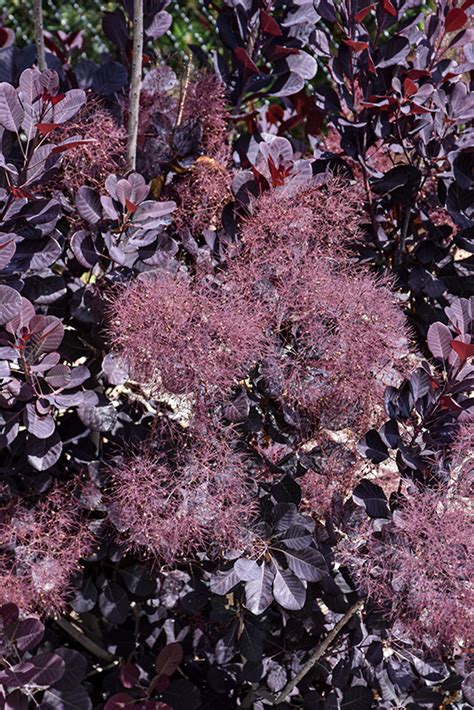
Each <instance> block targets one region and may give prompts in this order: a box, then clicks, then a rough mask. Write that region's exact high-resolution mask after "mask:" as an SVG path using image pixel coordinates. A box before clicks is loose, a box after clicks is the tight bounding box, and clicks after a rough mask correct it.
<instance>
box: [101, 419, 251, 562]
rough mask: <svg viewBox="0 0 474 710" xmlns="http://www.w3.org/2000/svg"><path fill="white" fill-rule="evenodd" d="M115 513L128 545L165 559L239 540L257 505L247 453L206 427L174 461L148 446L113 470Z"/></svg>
mask: <svg viewBox="0 0 474 710" xmlns="http://www.w3.org/2000/svg"><path fill="white" fill-rule="evenodd" d="M110 500H111V517H112V521H113V523H114V525H115V526H116V528H117V529H118V530H120V531H121V539H122V540H123V542H124V543H125V544H126V546H128V547H129V548H130V549H134V550H138V551H141V552H147V553H148V554H150V553H151V554H152V555H154V556H157V557H158V558H160V559H162V560H164V561H166V562H174V561H176V559H177V558H180V557H182V556H187V555H189V554H190V553H191V552H194V553H195V552H196V551H199V550H206V551H207V553H208V554H210V555H211V556H213V554H217V553H219V552H222V551H223V550H228V549H229V548H232V547H233V546H234V545H235V544H238V543H239V540H240V539H241V532H242V531H243V529H244V526H245V524H246V522H248V521H249V520H250V518H251V515H252V512H253V510H254V504H253V501H252V496H251V491H250V488H249V483H248V478H247V469H246V464H245V459H244V458H242V456H240V455H239V454H237V453H236V452H235V451H234V450H233V449H232V446H231V445H230V443H229V441H228V440H227V438H226V437H225V436H222V435H216V433H215V432H212V431H208V432H207V436H206V435H205V434H201V436H200V439H199V442H198V443H197V445H194V446H193V445H191V447H189V449H186V450H185V451H184V452H183V453H182V454H181V455H180V456H179V457H178V460H177V461H175V462H174V463H173V464H170V463H169V462H168V461H166V460H165V459H164V457H163V458H160V457H159V456H153V455H151V454H150V453H148V452H146V451H145V452H140V453H138V454H136V455H134V456H132V457H129V458H126V459H125V460H124V461H123V462H121V463H120V464H119V465H118V466H117V467H116V468H115V469H114V472H113V474H112V481H111V494H110Z"/></svg>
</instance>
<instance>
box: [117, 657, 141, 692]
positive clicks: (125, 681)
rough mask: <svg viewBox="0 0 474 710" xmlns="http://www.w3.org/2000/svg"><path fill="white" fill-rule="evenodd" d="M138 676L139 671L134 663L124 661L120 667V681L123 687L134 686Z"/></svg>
mask: <svg viewBox="0 0 474 710" xmlns="http://www.w3.org/2000/svg"><path fill="white" fill-rule="evenodd" d="M139 676H140V671H139V669H138V667H137V666H136V665H135V664H134V663H125V664H124V665H123V666H121V668H120V682H121V683H122V685H123V687H124V688H134V687H135V685H136V684H137V682H138V678H139Z"/></svg>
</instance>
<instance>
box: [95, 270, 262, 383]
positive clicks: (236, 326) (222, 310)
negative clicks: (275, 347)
mask: <svg viewBox="0 0 474 710" xmlns="http://www.w3.org/2000/svg"><path fill="white" fill-rule="evenodd" d="M109 337H110V341H111V342H112V343H113V345H114V347H115V348H116V349H117V350H118V351H119V352H120V353H121V354H122V355H123V356H124V357H125V358H126V359H127V360H128V362H129V363H130V367H131V371H132V373H133V376H134V378H136V379H139V380H140V381H141V382H155V383H158V384H160V383H161V385H162V387H163V389H164V390H166V391H168V392H172V393H174V394H183V393H191V392H194V393H200V392H206V393H207V394H208V395H213V396H214V395H219V394H221V393H222V392H225V391H227V390H228V389H229V388H230V387H231V386H232V385H233V384H235V383H236V382H237V381H238V379H240V378H242V377H245V376H246V374H247V371H248V369H249V368H250V367H251V366H252V364H253V363H254V362H255V361H256V360H258V358H259V357H260V356H261V354H262V352H264V351H265V348H266V343H267V336H266V321H265V316H264V314H262V312H261V311H259V309H251V308H249V304H248V303H247V302H246V300H245V299H244V298H243V297H241V296H239V294H238V293H231V292H229V291H226V290H224V289H223V288H220V289H215V288H214V287H213V286H210V285H207V284H205V283H192V282H191V281H190V280H186V279H185V278H180V276H179V275H178V276H174V275H171V274H168V273H164V272H163V273H160V274H155V275H153V276H149V277H147V278H146V279H138V280H136V281H134V282H133V283H131V284H130V285H129V286H128V287H126V288H125V289H124V290H123V291H121V292H120V293H119V294H118V296H117V297H116V298H115V300H114V302H113V304H112V307H111V309H110V319H109Z"/></svg>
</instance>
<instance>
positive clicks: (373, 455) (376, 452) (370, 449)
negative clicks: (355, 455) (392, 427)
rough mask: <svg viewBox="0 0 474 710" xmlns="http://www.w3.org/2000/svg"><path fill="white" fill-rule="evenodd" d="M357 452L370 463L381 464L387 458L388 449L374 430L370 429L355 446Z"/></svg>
mask: <svg viewBox="0 0 474 710" xmlns="http://www.w3.org/2000/svg"><path fill="white" fill-rule="evenodd" d="M357 450H358V452H359V453H360V454H362V456H365V457H366V458H368V459H370V460H371V461H372V463H382V461H385V459H387V458H388V449H387V447H386V446H385V444H384V442H383V441H382V437H381V436H380V434H379V433H378V431H377V430H376V429H370V430H369V431H368V432H367V434H366V435H365V436H363V437H362V439H361V440H360V441H359V442H358V444H357Z"/></svg>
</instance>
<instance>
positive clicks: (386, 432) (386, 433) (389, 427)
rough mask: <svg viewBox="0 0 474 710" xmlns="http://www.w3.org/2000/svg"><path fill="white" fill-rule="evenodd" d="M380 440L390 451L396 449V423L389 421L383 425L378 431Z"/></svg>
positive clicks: (397, 431) (397, 438) (397, 435)
mask: <svg viewBox="0 0 474 710" xmlns="http://www.w3.org/2000/svg"><path fill="white" fill-rule="evenodd" d="M379 434H380V438H381V439H382V441H383V443H384V444H385V445H386V446H388V447H389V448H390V449H396V448H397V446H398V444H399V443H400V440H401V439H400V432H399V430H398V423H397V422H396V420H395V419H389V420H388V421H387V422H385V424H384V425H383V426H382V427H381V428H380V429H379Z"/></svg>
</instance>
